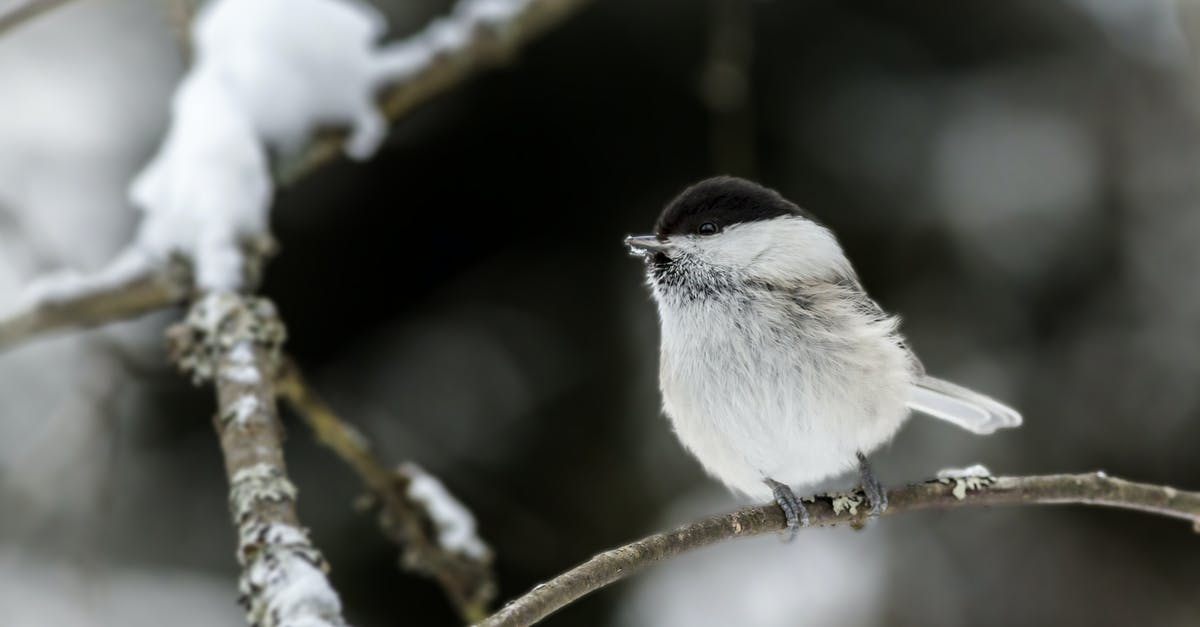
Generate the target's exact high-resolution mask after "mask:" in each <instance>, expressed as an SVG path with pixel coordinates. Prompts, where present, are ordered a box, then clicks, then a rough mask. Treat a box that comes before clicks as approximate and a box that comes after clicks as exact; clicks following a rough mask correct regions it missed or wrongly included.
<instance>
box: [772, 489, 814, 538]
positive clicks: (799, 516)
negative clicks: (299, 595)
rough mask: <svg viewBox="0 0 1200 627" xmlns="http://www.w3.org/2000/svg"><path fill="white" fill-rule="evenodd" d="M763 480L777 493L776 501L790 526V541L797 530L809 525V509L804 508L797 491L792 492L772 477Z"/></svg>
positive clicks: (773, 492)
mask: <svg viewBox="0 0 1200 627" xmlns="http://www.w3.org/2000/svg"><path fill="white" fill-rule="evenodd" d="M763 481H764V482H765V483H766V484H767V487H769V488H771V493H772V494H774V495H775V503H777V504H778V505H779V509H781V510H783V518H784V520H786V521H787V528H788V536H787V540H789V541H790V540H791V539H792V538H795V537H796V531H798V530H799V529H800V528H801V527H807V526H808V510H807V509H805V508H804V504H803V503H801V502H800V499H798V498H796V493H795V492H792V489H791V488H789V487H787V485H785V484H782V483H780V482H778V481H776V480H774V479H771V478H770V477H768V478H766V479H763Z"/></svg>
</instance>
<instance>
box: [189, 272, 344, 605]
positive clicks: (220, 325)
mask: <svg viewBox="0 0 1200 627" xmlns="http://www.w3.org/2000/svg"><path fill="white" fill-rule="evenodd" d="M284 335H285V333H284V329H283V324H282V323H281V322H280V321H279V318H278V316H277V315H276V314H275V308H274V306H272V305H271V303H270V302H269V301H267V300H264V299H259V298H253V297H245V296H240V295H237V294H232V293H214V294H210V295H208V296H205V297H204V298H202V299H200V300H198V301H196V302H195V303H194V304H193V305H192V308H191V310H190V311H189V312H188V316H187V319H186V320H184V321H183V322H182V323H180V324H177V325H175V326H174V327H172V328H171V330H170V331H169V332H168V337H169V339H170V344H171V349H172V350H171V353H172V358H173V359H174V361H175V362H176V363H177V364H178V365H179V366H180V368H181V369H183V370H184V371H185V372H188V373H190V374H191V375H192V377H193V379H194V380H196V381H197V382H204V381H212V382H213V384H214V386H215V387H216V391H217V406H218V412H217V415H216V417H215V418H214V420H213V424H214V426H215V427H216V430H217V435H218V436H219V438H220V441H221V451H222V453H224V456H225V472H226V474H227V475H228V477H229V506H230V510H231V513H232V515H233V521H234V524H235V525H236V526H237V530H238V552H237V557H238V562H239V563H240V564H241V566H242V574H241V578H240V579H239V586H238V588H239V591H240V592H241V601H242V604H243V605H244V606H245V608H246V620H247V621H248V622H249V623H250V624H251V625H254V626H256V627H257V626H263V627H271V626H281V625H293V624H304V625H312V626H313V627H344V625H345V621H344V620H343V619H342V608H341V601H340V600H339V599H338V595H337V593H336V592H335V591H334V589H333V587H332V586H331V585H330V583H329V579H328V577H327V571H328V565H327V564H326V563H325V560H324V558H323V557H322V556H321V553H320V552H319V551H318V550H317V549H316V547H314V546H313V544H312V542H311V541H310V540H309V538H308V532H307V531H306V530H305V529H304V528H303V527H301V526H300V523H299V521H298V520H297V518H296V488H295V486H293V485H292V483H291V481H289V480H288V476H287V469H286V467H285V465H284V461H283V427H282V426H281V425H280V423H279V418H278V415H277V414H276V407H275V390H274V387H273V385H272V380H273V374H274V372H275V370H276V369H277V367H278V364H279V350H280V346H281V345H282V343H283V338H284Z"/></svg>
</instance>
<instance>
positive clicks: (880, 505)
mask: <svg viewBox="0 0 1200 627" xmlns="http://www.w3.org/2000/svg"><path fill="white" fill-rule="evenodd" d="M858 476H859V480H860V481H862V491H863V494H865V495H866V496H867V502H868V503H870V504H871V512H870V515H871V516H872V517H874V516H879V515H880V514H882V513H884V512H886V511H887V506H888V501H887V490H884V489H883V486H882V485H880V483H879V479H876V478H875V473H874V472H871V464H870V463H868V462H867V456H866V455H863V454H862V452H861V451H860V452H859V453H858Z"/></svg>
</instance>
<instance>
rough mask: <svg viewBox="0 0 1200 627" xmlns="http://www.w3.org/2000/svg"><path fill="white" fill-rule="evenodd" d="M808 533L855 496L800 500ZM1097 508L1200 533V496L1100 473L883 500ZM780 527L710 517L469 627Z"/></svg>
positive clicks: (939, 484)
mask: <svg viewBox="0 0 1200 627" xmlns="http://www.w3.org/2000/svg"><path fill="white" fill-rule="evenodd" d="M804 502H805V505H806V507H807V508H808V512H809V517H810V520H811V521H812V525H814V526H834V525H844V524H849V525H862V524H864V523H865V522H866V510H867V508H866V507H862V508H860V507H859V505H862V504H863V502H864V499H863V497H862V496H861V493H859V494H840V495H819V496H815V497H811V498H806V499H804ZM1055 504H1078V505H1099V506H1105V507H1117V508H1122V509H1132V510H1137V511H1142V512H1147V513H1151V514H1158V515H1162V516H1168V517H1172V518H1180V519H1183V520H1187V521H1190V522H1192V523H1193V525H1194V529H1195V531H1197V532H1200V493H1197V492H1185V491H1182V490H1176V489H1175V488H1171V487H1166V486H1155V485H1147V484H1144V483H1133V482H1130V481H1125V480H1123V479H1117V478H1113V477H1108V476H1106V475H1105V474H1104V473H1099V472H1097V473H1090V474H1079V475H1046V476H1034V477H999V478H993V477H965V478H959V479H939V480H935V481H930V482H927V483H919V484H914V485H909V486H906V487H903V488H899V489H897V490H893V491H891V492H889V493H888V509H887V512H886V514H887V515H890V514H900V513H904V512H910V511H917V510H922V509H956V508H959V507H972V506H989V505H1055ZM784 528H785V524H784V519H783V513H782V512H781V511H780V509H779V507H778V506H776V505H775V504H768V505H759V506H756V507H747V508H745V509H741V510H738V511H736V512H733V513H729V514H722V515H718V516H712V517H710V518H706V519H704V520H700V521H698V522H694V523H691V524H687V525H684V526H682V527H679V528H677V529H675V530H673V531H669V532H665V533H657V534H654V535H652V536H649V537H646V538H643V539H641V540H638V541H637V542H633V543H630V544H627V545H625V546H622V547H620V548H616V549H612V550H610V551H605V552H604V553H601V554H599V555H597V556H595V557H593V558H591V559H590V560H588V561H586V562H584V563H582V564H580V565H579V566H576V567H575V568H572V569H571V570H569V571H567V572H565V573H563V574H561V575H559V576H558V577H555V578H554V579H552V580H550V581H548V582H546V583H544V584H542V585H539V586H537V587H536V588H534V589H533V590H531V591H530V592H529V593H527V594H525V596H522V597H520V598H518V599H517V600H515V601H513V602H511V603H509V604H508V605H506V606H505V607H504V608H503V609H501V610H500V611H499V612H497V613H496V614H494V615H492V616H491V617H489V618H488V619H487V620H484V621H482V622H480V623H479V624H478V625H477V627H518V626H521V627H523V626H525V625H532V624H534V623H536V622H538V621H540V620H541V619H543V618H545V617H546V616H549V615H550V614H551V613H553V612H555V611H556V610H558V609H560V608H562V607H564V606H566V605H568V604H570V603H572V602H574V601H576V600H577V599H579V598H581V597H583V596H585V595H587V594H589V593H591V592H593V591H595V590H599V589H600V588H603V587H604V586H607V585H608V584H610V583H613V582H615V581H618V580H620V579H623V578H625V577H628V576H629V575H631V574H633V573H636V572H638V571H640V570H641V569H643V568H645V567H647V566H649V565H651V564H653V563H655V562H661V561H664V560H667V559H670V558H672V557H675V556H676V555H679V554H681V553H684V552H687V551H691V550H694V549H698V548H701V547H705V546H708V545H711V544H716V543H718V542H721V541H724V540H729V539H732V538H740V537H746V536H753V535H759V534H763V533H769V532H773V531H782V530H784Z"/></svg>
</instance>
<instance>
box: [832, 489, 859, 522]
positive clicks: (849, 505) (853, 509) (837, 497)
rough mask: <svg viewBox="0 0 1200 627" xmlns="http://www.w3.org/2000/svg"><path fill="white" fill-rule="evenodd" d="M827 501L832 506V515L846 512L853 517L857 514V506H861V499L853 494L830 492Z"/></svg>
mask: <svg viewBox="0 0 1200 627" xmlns="http://www.w3.org/2000/svg"><path fill="white" fill-rule="evenodd" d="M829 500H830V502H831V504H832V505H833V513H834V515H840V514H841V513H842V512H848V513H849V514H850V515H851V516H855V515H857V514H858V506H859V505H862V504H863V497H861V496H859V495H857V494H855V493H853V492H830V493H829Z"/></svg>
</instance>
